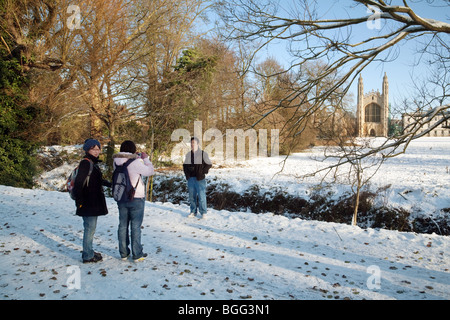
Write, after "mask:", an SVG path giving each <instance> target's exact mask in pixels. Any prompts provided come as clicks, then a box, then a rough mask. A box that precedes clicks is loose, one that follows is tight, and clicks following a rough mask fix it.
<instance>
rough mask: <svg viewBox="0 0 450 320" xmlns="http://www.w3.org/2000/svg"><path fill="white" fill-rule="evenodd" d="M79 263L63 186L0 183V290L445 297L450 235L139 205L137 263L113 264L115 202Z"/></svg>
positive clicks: (77, 237) (449, 281)
mask: <svg viewBox="0 0 450 320" xmlns="http://www.w3.org/2000/svg"><path fill="white" fill-rule="evenodd" d="M108 206H109V208H110V213H109V214H108V215H107V216H104V217H99V221H98V225H97V232H96V237H95V241H94V249H95V250H96V251H99V252H101V253H102V254H103V256H104V261H102V262H99V263H97V264H82V263H81V261H80V258H81V254H80V250H81V241H82V234H83V232H82V223H81V218H80V217H77V216H74V211H75V210H74V206H73V203H72V200H70V198H69V196H68V194H67V193H60V192H51V191H43V190H25V189H15V188H11V187H4V186H1V187H0V212H1V214H2V223H1V226H0V257H1V258H0V296H1V299H194V300H200V299H213V300H215V299H346V298H349V299H450V270H449V269H450V260H449V258H448V252H449V251H448V250H449V245H450V238H449V237H443V236H438V235H422V234H420V235H419V234H413V233H400V232H396V231H387V230H373V229H368V230H364V229H361V228H359V227H352V226H349V225H342V224H334V223H324V222H315V221H303V220H299V219H293V220H292V219H289V218H286V217H283V216H274V215H272V214H261V215H254V214H248V213H230V212H227V211H215V210H211V212H210V213H209V215H210V216H209V219H207V220H197V219H188V218H187V214H188V208H187V206H184V205H173V204H170V203H166V204H161V203H147V205H146V209H145V210H146V216H145V219H144V223H143V226H144V230H143V244H144V250H145V251H146V252H148V253H149V257H148V258H147V260H146V261H144V262H140V263H134V262H132V261H125V262H124V261H121V260H120V259H119V255H118V250H117V239H116V233H117V222H118V211H117V208H116V205H115V203H114V201H113V200H112V199H108Z"/></svg>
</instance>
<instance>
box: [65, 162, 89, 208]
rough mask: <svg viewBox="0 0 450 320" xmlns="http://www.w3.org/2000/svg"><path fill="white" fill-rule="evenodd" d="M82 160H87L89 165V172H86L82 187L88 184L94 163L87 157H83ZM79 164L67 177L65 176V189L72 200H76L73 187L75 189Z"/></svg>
mask: <svg viewBox="0 0 450 320" xmlns="http://www.w3.org/2000/svg"><path fill="white" fill-rule="evenodd" d="M83 160H88V161H89V165H90V166H89V173H88V175H87V177H86V179H85V180H84V182H83V187H84V186H88V185H89V179H90V177H91V173H92V170H93V169H94V164H93V163H92V161H91V160H90V159H88V158H84V159H83ZM79 166H80V165H78V166H77V167H76V168H75V169H73V171H72V173H71V174H70V176H69V178H67V182H66V189H67V191H68V192H69V194H70V197H71V198H72V199H73V200H76V199H75V190H74V189H75V179H76V178H77V174H78V168H79Z"/></svg>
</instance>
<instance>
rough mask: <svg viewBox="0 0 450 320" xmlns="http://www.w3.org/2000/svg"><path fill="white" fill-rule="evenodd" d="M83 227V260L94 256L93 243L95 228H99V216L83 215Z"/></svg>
mask: <svg viewBox="0 0 450 320" xmlns="http://www.w3.org/2000/svg"><path fill="white" fill-rule="evenodd" d="M83 227H84V234H83V252H82V254H81V257H82V259H83V260H90V259H92V258H93V257H94V249H93V248H92V243H93V242H94V233H95V228H97V216H94V217H83Z"/></svg>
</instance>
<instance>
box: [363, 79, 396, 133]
mask: <svg viewBox="0 0 450 320" xmlns="http://www.w3.org/2000/svg"><path fill="white" fill-rule="evenodd" d="M382 88H383V89H382V92H381V94H380V92H379V91H373V90H372V91H370V92H369V93H367V94H364V84H363V79H362V76H361V75H360V76H359V80H358V104H357V108H356V122H357V128H358V137H367V136H372V137H387V136H388V118H389V85H388V79H387V75H386V73H385V74H384V77H383V87H382Z"/></svg>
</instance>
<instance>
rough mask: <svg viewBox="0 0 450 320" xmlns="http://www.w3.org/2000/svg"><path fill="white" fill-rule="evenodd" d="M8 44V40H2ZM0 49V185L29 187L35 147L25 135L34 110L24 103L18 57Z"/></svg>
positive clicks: (24, 80)
mask: <svg viewBox="0 0 450 320" xmlns="http://www.w3.org/2000/svg"><path fill="white" fill-rule="evenodd" d="M1 36H2V38H3V39H6V40H5V41H8V40H7V39H8V37H6V36H5V37H3V36H4V35H1ZM7 44H8V47H3V46H2V47H0V141H1V144H0V184H2V185H8V186H14V187H27V188H30V187H32V184H33V175H34V174H35V173H36V167H37V165H36V160H35V159H34V157H33V152H34V150H35V149H36V144H35V143H34V142H32V139H31V138H30V134H29V133H27V130H28V128H30V126H31V123H32V121H33V119H34V118H35V116H36V114H35V112H36V109H35V108H33V106H30V105H29V104H28V103H27V94H28V88H29V77H28V76H27V75H26V74H25V73H24V72H23V68H22V62H23V61H21V60H22V59H23V57H22V56H18V57H17V56H15V54H14V51H13V52H11V51H9V50H8V49H9V48H11V47H13V46H10V45H11V44H12V43H7Z"/></svg>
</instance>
